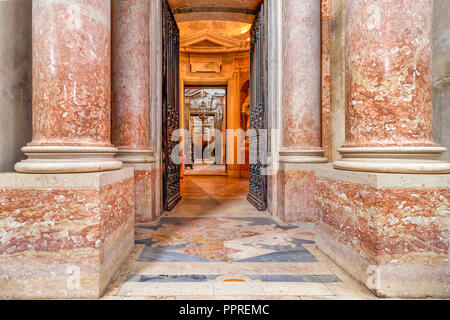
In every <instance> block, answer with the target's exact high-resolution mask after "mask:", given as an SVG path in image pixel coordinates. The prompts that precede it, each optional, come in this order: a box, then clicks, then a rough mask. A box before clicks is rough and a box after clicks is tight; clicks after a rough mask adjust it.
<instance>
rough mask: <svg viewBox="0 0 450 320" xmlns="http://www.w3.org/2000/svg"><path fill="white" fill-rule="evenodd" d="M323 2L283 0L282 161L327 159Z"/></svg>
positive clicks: (317, 160) (318, 160) (320, 160)
mask: <svg viewBox="0 0 450 320" xmlns="http://www.w3.org/2000/svg"><path fill="white" fill-rule="evenodd" d="M320 10H321V8H320V1H316V0H305V1H295V0H286V1H283V8H282V14H283V19H282V21H283V38H282V44H283V67H282V70H283V84H282V85H283V88H282V90H283V94H282V133H281V138H282V148H281V151H280V161H281V162H324V161H326V159H325V158H324V157H323V150H322V148H321V132H320V131H321V111H320V109H321V103H320V95H321V93H320V86H321V85H320V83H321V75H320V70H321V64H320V60H321V59H320V56H321V48H320V42H321V41H320V39H321V36H320V28H321V21H320Z"/></svg>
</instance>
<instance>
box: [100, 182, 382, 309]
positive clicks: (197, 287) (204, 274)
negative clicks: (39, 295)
mask: <svg viewBox="0 0 450 320" xmlns="http://www.w3.org/2000/svg"><path fill="white" fill-rule="evenodd" d="M247 192H248V180H246V179H237V178H227V177H211V176H209V177H184V178H183V180H182V194H183V200H182V201H181V202H180V203H179V204H178V205H177V207H176V208H175V209H174V211H172V212H170V213H168V214H167V215H164V216H162V217H161V218H160V219H159V221H157V222H156V223H155V224H146V225H140V226H138V227H137V228H136V235H135V241H136V246H135V248H134V252H133V254H132V255H131V256H130V257H129V259H128V261H127V262H126V263H125V264H124V265H123V266H122V267H121V269H120V270H119V272H118V273H117V274H116V275H115V277H114V279H113V281H112V283H111V284H110V286H109V288H108V289H107V291H106V294H105V296H104V298H103V299H200V300H201V299H237V300H239V299H374V298H375V297H374V296H373V295H372V294H371V293H370V292H368V291H367V290H366V289H364V288H362V287H361V286H360V285H359V284H358V283H357V282H356V281H354V280H352V279H351V278H350V277H349V276H348V275H346V274H345V273H344V272H342V271H341V270H340V269H339V268H338V267H337V266H336V265H334V264H333V263H332V262H331V261H330V260H329V259H328V258H326V257H325V256H324V255H323V254H321V253H320V252H319V251H318V250H317V249H316V248H315V245H314V227H313V225H312V224H298V225H288V224H285V223H282V222H280V221H277V220H275V219H274V218H273V217H270V216H268V215H267V214H266V213H264V212H258V211H257V210H256V209H255V208H254V207H253V206H252V205H251V204H250V203H249V202H248V201H247V200H246V195H247Z"/></svg>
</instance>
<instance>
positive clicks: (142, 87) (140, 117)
mask: <svg viewBox="0 0 450 320" xmlns="http://www.w3.org/2000/svg"><path fill="white" fill-rule="evenodd" d="M112 3H113V15H112V16H113V82H112V83H113V117H112V141H113V143H114V144H115V145H116V147H117V148H118V149H119V152H118V155H117V156H116V157H117V158H118V159H120V160H121V161H122V162H123V163H124V164H125V165H127V166H133V167H134V168H135V185H136V197H135V198H136V222H140V223H144V222H151V221H152V220H153V219H154V218H156V217H155V212H156V208H155V203H156V199H155V190H154V188H155V185H156V181H155V179H156V170H155V169H156V168H155V157H154V155H153V152H152V151H151V150H150V0H114V1H113V2H112Z"/></svg>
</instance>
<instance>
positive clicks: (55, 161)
mask: <svg viewBox="0 0 450 320" xmlns="http://www.w3.org/2000/svg"><path fill="white" fill-rule="evenodd" d="M22 151H23V152H24V153H25V154H26V155H27V156H28V159H26V160H23V161H21V162H18V163H16V165H15V166H14V169H15V170H16V171H17V172H21V173H83V172H99V171H110V170H117V169H120V168H122V165H123V164H122V162H121V161H120V160H117V159H115V158H114V155H115V154H116V153H117V149H116V148H114V147H89V146H27V147H23V148H22Z"/></svg>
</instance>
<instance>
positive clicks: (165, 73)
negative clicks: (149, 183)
mask: <svg viewBox="0 0 450 320" xmlns="http://www.w3.org/2000/svg"><path fill="white" fill-rule="evenodd" d="M162 49H163V54H162V118H163V124H162V139H163V141H162V165H163V204H164V210H172V209H173V208H174V207H175V206H176V204H177V203H178V201H180V200H181V193H180V165H179V164H175V163H174V162H173V161H172V159H171V154H172V151H173V149H174V148H175V147H176V146H177V145H178V143H179V142H177V141H172V134H173V133H174V132H175V130H177V129H179V127H180V116H179V113H180V103H179V99H180V94H179V91H180V88H179V60H180V58H179V54H180V37H179V30H178V27H177V24H176V22H175V19H174V17H173V14H172V12H171V10H170V7H169V5H168V3H167V1H166V0H164V1H163V5H162Z"/></svg>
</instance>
